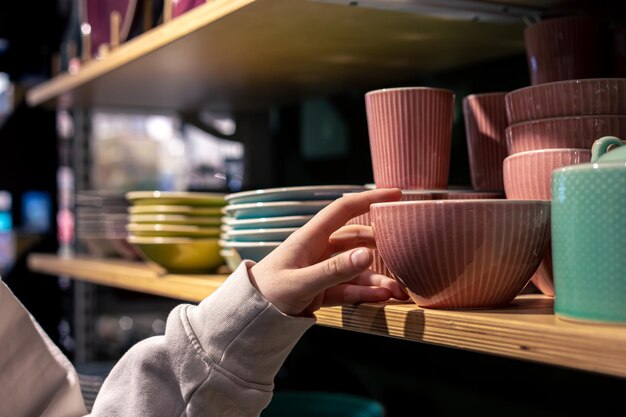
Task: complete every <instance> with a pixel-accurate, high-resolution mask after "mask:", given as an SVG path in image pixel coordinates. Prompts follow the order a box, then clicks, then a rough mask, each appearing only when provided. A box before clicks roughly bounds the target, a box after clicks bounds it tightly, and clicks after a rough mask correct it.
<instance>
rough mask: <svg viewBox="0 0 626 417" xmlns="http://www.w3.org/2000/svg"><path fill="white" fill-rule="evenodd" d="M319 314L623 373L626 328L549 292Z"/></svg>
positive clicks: (123, 276)
mask: <svg viewBox="0 0 626 417" xmlns="http://www.w3.org/2000/svg"><path fill="white" fill-rule="evenodd" d="M28 262H29V267H30V268H31V269H32V270H34V271H38V272H43V273H47V274H51V275H66V276H70V277H72V278H75V279H79V280H83V281H88V282H92V283H96V284H101V285H108V286H114V287H119V288H125V289H129V290H135V291H140V292H146V293H150V294H157V295H161V296H167V297H172V298H178V299H181V300H186V301H193V302H198V301H200V300H202V299H203V298H205V297H206V296H208V295H210V294H211V293H212V292H213V291H214V290H215V289H216V288H218V287H219V286H220V284H221V283H222V282H223V281H224V280H225V279H226V276H225V275H207V276H204V275H198V276H182V275H166V276H159V275H158V274H157V273H156V272H155V271H154V270H152V269H150V268H149V267H148V266H146V265H145V264H142V263H137V262H127V261H114V260H98V259H90V258H75V259H63V258H59V257H57V256H53V255H42V254H34V255H31V256H30V257H29V260H28ZM316 315H317V317H318V324H320V325H324V326H330V327H337V328H342V329H345V330H352V331H357V332H363V333H370V334H376V335H382V336H390V337H395V338H400V339H405V340H411V341H417V342H426V343H432V344H436V345H442V346H449V347H456V348H461V349H467V350H473V351H478V352H484V353H488V354H493V355H499V356H505V357H510V358H517V359H524V360H531V361H536V362H541V363H546V364H551V365H558V366H565V367H570V368H575V369H580V370H586V371H593V372H598V373H603V374H608V375H614V376H619V377H626V327H614V326H601V325H583V324H574V323H569V322H563V321H560V320H558V319H557V318H556V317H555V316H554V314H553V311H552V299H550V298H548V297H545V296H538V295H525V296H520V297H518V298H517V299H516V300H515V302H514V303H512V304H511V305H510V306H509V307H507V308H503V309H497V310H474V311H451V310H428V309H421V308H419V307H417V306H416V305H414V304H412V303H387V304H363V305H360V306H355V307H330V308H323V309H321V310H319V311H318V312H317V313H316Z"/></svg>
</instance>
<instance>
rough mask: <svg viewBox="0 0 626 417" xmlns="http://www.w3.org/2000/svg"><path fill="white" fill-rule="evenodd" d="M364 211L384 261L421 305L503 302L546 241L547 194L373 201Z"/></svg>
mask: <svg viewBox="0 0 626 417" xmlns="http://www.w3.org/2000/svg"><path fill="white" fill-rule="evenodd" d="M370 213H371V214H372V226H373V228H374V237H375V239H376V245H377V247H378V250H379V251H380V254H381V255H382V258H383V260H384V262H385V265H387V267H388V268H389V270H390V271H391V272H392V273H393V274H394V277H395V278H396V279H397V280H398V281H399V282H401V283H402V284H404V285H405V286H406V288H407V289H408V291H409V295H410V296H411V298H412V299H413V301H415V303H416V304H418V305H419V306H422V307H431V308H488V307H498V306H502V305H506V304H508V303H509V302H511V301H512V300H513V299H514V298H515V297H516V296H517V295H518V294H519V293H520V292H521V291H522V289H523V288H524V286H525V285H526V284H527V283H528V281H529V280H530V278H531V276H532V274H533V273H534V272H535V270H537V267H538V266H539V263H540V262H541V254H543V253H544V252H545V250H546V248H547V247H548V243H549V241H550V203H549V202H547V201H509V200H465V201H458V200H455V201H414V202H413V201H410V202H396V203H377V204H372V206H371V207H370Z"/></svg>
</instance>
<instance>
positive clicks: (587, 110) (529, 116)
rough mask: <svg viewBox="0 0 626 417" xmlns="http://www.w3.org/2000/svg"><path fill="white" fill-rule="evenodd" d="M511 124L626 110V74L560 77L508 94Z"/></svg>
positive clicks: (506, 97) (621, 112)
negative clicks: (565, 78)
mask: <svg viewBox="0 0 626 417" xmlns="http://www.w3.org/2000/svg"><path fill="white" fill-rule="evenodd" d="M504 100H505V102H506V113H507V118H508V120H509V124H513V123H520V122H525V121H528V120H537V119H547V118H550V117H563V116H586V115H606V114H626V78H594V79H583V80H569V81H558V82H553V83H546V84H540V85H533V86H530V87H524V88H520V89H518V90H515V91H511V92H510V93H509V94H507V95H506V96H505V97H504Z"/></svg>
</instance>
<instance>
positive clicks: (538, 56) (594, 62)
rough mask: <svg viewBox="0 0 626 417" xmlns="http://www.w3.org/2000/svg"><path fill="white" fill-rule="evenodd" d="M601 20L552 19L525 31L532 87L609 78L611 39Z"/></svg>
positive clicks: (582, 18) (580, 17) (581, 17)
mask: <svg viewBox="0 0 626 417" xmlns="http://www.w3.org/2000/svg"><path fill="white" fill-rule="evenodd" d="M608 35H609V33H608V29H607V25H606V23H605V22H603V21H602V20H601V19H599V18H595V17H587V16H577V17H564V18H559V19H549V20H544V21H542V22H539V23H537V24H534V25H532V26H529V27H527V28H526V29H525V30H524V43H525V45H526V57H527V59H528V67H529V70H530V79H531V84H542V83H548V82H551V81H562V80H573V79H578V78H596V77H606V76H607V75H608V59H609V37H608Z"/></svg>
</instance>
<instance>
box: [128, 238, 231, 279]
mask: <svg viewBox="0 0 626 417" xmlns="http://www.w3.org/2000/svg"><path fill="white" fill-rule="evenodd" d="M128 242H129V243H130V244H132V245H133V246H134V247H135V248H137V249H138V250H139V252H141V254H142V255H143V257H144V258H145V259H146V260H147V261H149V262H151V263H154V264H156V265H158V266H159V267H161V268H163V269H164V270H165V271H166V272H169V273H172V274H208V273H212V272H215V270H216V269H217V267H219V266H220V265H222V264H223V263H224V259H223V258H222V256H221V255H220V245H219V243H218V240H217V239H191V238H162V237H139V236H129V237H128Z"/></svg>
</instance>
